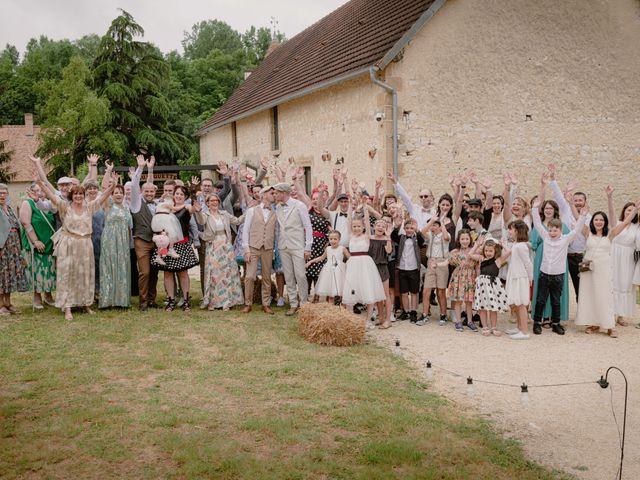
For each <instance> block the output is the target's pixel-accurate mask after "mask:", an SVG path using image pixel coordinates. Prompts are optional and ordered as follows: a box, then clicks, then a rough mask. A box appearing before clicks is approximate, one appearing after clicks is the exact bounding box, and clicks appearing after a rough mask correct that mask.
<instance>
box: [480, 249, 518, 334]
mask: <svg viewBox="0 0 640 480" xmlns="http://www.w3.org/2000/svg"><path fill="white" fill-rule="evenodd" d="M481 242H482V240H481ZM509 255H511V251H509V250H505V252H504V254H503V253H502V246H501V245H500V244H499V243H496V242H495V240H493V239H491V238H488V239H487V240H484V244H483V245H482V255H478V257H479V258H478V260H479V261H480V262H481V263H480V275H479V276H478V278H476V290H475V295H474V297H473V309H474V310H476V311H477V312H479V314H480V319H481V320H482V326H483V328H482V335H484V336H485V337H486V336H488V335H491V334H493V335H495V336H496V337H499V336H501V335H502V332H501V331H500V330H498V312H508V311H509V306H508V305H507V293H506V292H505V291H504V288H503V287H502V282H501V281H500V279H499V278H498V274H499V272H500V267H501V266H502V265H504V264H505V263H506V262H507V258H509Z"/></svg>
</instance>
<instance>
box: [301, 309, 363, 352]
mask: <svg viewBox="0 0 640 480" xmlns="http://www.w3.org/2000/svg"><path fill="white" fill-rule="evenodd" d="M365 330H366V327H365V319H363V318H361V317H358V316H357V315H354V314H353V313H351V312H350V311H348V310H346V309H344V308H342V307H338V306H335V305H329V304H328V303H307V304H305V305H303V306H302V307H301V308H300V310H299V311H298V332H299V333H300V335H301V336H302V338H304V339H305V340H307V341H308V342H311V343H318V344H320V345H335V346H338V347H346V346H349V345H358V344H361V343H363V342H364V333H365Z"/></svg>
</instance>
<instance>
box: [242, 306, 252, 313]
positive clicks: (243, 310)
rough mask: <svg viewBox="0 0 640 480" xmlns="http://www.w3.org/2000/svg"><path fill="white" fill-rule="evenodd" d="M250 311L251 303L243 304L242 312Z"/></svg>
mask: <svg viewBox="0 0 640 480" xmlns="http://www.w3.org/2000/svg"><path fill="white" fill-rule="evenodd" d="M250 311H251V305H245V306H244V308H243V309H242V313H249V312H250Z"/></svg>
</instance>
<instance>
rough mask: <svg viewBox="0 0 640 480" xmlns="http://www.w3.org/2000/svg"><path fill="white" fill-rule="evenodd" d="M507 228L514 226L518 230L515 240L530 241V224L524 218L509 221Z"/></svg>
mask: <svg viewBox="0 0 640 480" xmlns="http://www.w3.org/2000/svg"><path fill="white" fill-rule="evenodd" d="M507 228H513V229H514V230H515V231H516V238H514V239H513V240H514V241H516V242H528V241H529V226H528V225H527V224H526V223H525V222H524V221H522V220H514V221H513V222H511V223H509V226H508V227H507Z"/></svg>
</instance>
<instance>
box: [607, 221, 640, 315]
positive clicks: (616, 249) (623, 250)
mask: <svg viewBox="0 0 640 480" xmlns="http://www.w3.org/2000/svg"><path fill="white" fill-rule="evenodd" d="M638 235H640V227H639V226H638V225H637V224H635V223H632V224H631V225H629V226H628V227H627V228H625V229H624V230H623V231H622V232H620V233H619V234H618V236H616V237H615V238H614V239H613V241H612V242H611V268H612V275H613V313H615V314H616V315H618V316H621V317H633V316H634V315H635V311H636V291H635V290H636V289H635V287H634V285H633V276H634V271H635V268H636V265H635V262H634V261H633V252H634V250H635V247H636V241H637V238H638Z"/></svg>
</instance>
